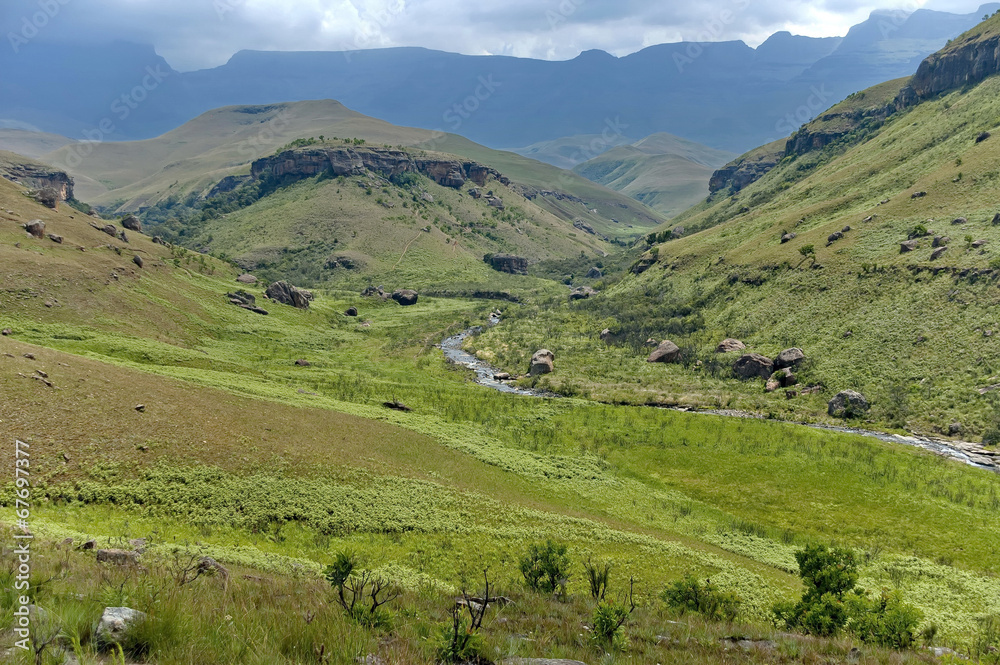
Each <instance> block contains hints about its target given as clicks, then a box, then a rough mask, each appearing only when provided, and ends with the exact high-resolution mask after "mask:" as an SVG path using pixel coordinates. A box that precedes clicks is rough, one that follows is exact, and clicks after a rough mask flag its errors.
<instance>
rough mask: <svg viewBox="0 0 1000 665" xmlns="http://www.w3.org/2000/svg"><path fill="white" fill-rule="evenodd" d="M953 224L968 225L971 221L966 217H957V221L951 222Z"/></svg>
mask: <svg viewBox="0 0 1000 665" xmlns="http://www.w3.org/2000/svg"><path fill="white" fill-rule="evenodd" d="M951 223H952V224H954V225H955V226H958V225H959V224H968V223H969V220H968V219H967V218H965V217H956V218H955V219H953V220H951Z"/></svg>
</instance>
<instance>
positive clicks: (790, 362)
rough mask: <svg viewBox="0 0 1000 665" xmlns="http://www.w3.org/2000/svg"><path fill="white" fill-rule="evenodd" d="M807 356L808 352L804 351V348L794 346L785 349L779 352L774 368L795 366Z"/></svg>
mask: <svg viewBox="0 0 1000 665" xmlns="http://www.w3.org/2000/svg"><path fill="white" fill-rule="evenodd" d="M805 357H806V354H804V353H802V349H800V348H798V347H794V346H793V347H792V348H790V349H785V350H784V351H782V352H781V353H779V354H778V357H777V358H775V359H774V369H784V368H785V367H795V366H796V365H798V364H799V363H800V362H802V361H803V360H804V359H805Z"/></svg>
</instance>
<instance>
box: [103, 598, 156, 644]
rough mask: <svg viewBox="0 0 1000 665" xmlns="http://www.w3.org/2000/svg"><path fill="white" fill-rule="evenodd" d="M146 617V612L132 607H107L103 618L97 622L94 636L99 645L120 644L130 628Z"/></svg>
mask: <svg viewBox="0 0 1000 665" xmlns="http://www.w3.org/2000/svg"><path fill="white" fill-rule="evenodd" d="M145 619H146V613H145V612H140V611H139V610H133V609H132V608H131V607H105V608H104V612H103V613H102V614H101V620H100V621H99V622H98V623H97V628H96V630H94V636H95V638H96V639H97V644H98V645H99V646H104V647H107V646H110V645H112V644H118V643H120V642H121V640H122V639H124V638H125V635H126V634H127V633H128V630H129V628H132V627H134V626H135V625H136V624H138V623H140V622H141V621H144V620H145Z"/></svg>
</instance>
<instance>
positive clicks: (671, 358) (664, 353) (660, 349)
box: [646, 339, 681, 363]
mask: <svg viewBox="0 0 1000 665" xmlns="http://www.w3.org/2000/svg"><path fill="white" fill-rule="evenodd" d="M680 354H681V349H680V347H679V346H677V345H676V344H674V343H673V342H671V341H670V340H669V339H665V340H663V341H662V342H660V344H659V346H657V347H656V350H655V351H653V352H652V353H650V354H649V357H648V358H646V362H648V363H675V362H677V360H678V359H679V358H680Z"/></svg>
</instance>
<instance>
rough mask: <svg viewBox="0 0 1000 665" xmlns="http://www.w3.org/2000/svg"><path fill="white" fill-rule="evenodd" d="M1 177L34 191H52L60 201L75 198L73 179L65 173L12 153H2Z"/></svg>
mask: <svg viewBox="0 0 1000 665" xmlns="http://www.w3.org/2000/svg"><path fill="white" fill-rule="evenodd" d="M0 153H3V154H2V155H0V156H2V157H5V158H6V159H3V160H0V161H2V162H3V163H2V164H0V176H3V177H4V178H7V179H8V180H12V181H14V182H19V183H21V184H23V185H25V186H26V187H30V188H32V189H38V190H43V189H52V190H54V191H55V197H56V199H57V200H59V201H69V200H70V199H72V198H73V178H71V177H70V176H69V174H67V173H66V172H64V171H60V170H59V169H55V168H52V167H51V166H46V165H45V164H41V163H38V162H35V161H32V160H30V159H28V158H26V157H22V156H21V155H17V154H15V153H12V152H5V151H0Z"/></svg>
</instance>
